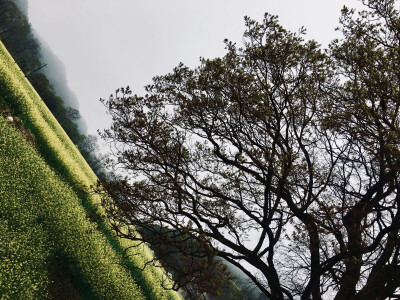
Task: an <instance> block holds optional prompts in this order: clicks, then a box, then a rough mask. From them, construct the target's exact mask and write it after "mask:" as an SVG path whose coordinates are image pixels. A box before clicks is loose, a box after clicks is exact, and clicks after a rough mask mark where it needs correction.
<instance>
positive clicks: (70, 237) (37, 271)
mask: <svg viewBox="0 0 400 300" xmlns="http://www.w3.org/2000/svg"><path fill="white" fill-rule="evenodd" d="M0 91H1V97H2V100H4V101H5V102H6V103H7V105H8V106H9V107H10V108H11V110H12V111H13V113H14V114H15V115H18V116H19V117H20V118H21V119H22V120H23V122H24V124H25V126H26V127H27V128H29V130H30V131H31V132H32V133H33V134H34V136H35V138H36V141H37V145H38V148H39V151H36V150H35V149H34V148H32V147H31V146H30V145H28V143H27V142H26V141H25V140H24V138H23V136H22V135H21V134H20V133H19V132H18V131H17V130H16V129H15V128H14V126H13V125H12V123H11V122H9V121H7V120H5V119H3V118H1V117H0V298H1V299H16V298H17V299H45V298H52V297H53V296H54V290H55V289H56V287H55V286H54V285H55V283H54V282H53V277H54V276H53V275H54V274H52V272H54V268H55V267H54V265H57V264H63V267H62V270H64V272H65V273H68V276H69V278H68V280H64V281H68V282H70V285H71V286H76V288H77V290H78V293H79V294H80V296H82V297H83V298H101V299H144V298H149V299H178V298H179V296H178V295H177V294H176V293H174V292H170V291H164V290H163V289H162V288H161V286H160V280H161V276H163V272H162V270H160V269H155V268H153V269H150V268H147V269H146V270H145V271H143V272H142V271H140V272H139V271H138V270H135V269H134V268H131V270H129V268H126V267H124V266H122V265H125V266H128V267H129V266H138V267H140V266H142V265H143V262H144V260H145V259H148V258H151V257H152V254H151V251H150V250H149V249H148V248H147V247H142V246H141V247H140V248H138V252H137V255H134V256H132V257H131V259H130V260H129V261H126V260H124V261H123V259H122V256H121V253H120V252H119V251H118V249H119V250H121V249H122V250H123V249H126V248H127V247H129V246H132V242H128V241H122V240H120V239H118V238H117V237H115V236H112V233H111V231H110V230H109V226H108V224H107V222H106V220H100V221H99V222H100V225H101V226H99V223H97V224H96V223H95V222H91V221H90V219H89V218H87V214H88V213H87V211H86V210H85V208H84V206H82V203H83V202H86V207H87V208H92V209H93V210H95V211H96V213H97V214H99V215H101V213H102V209H101V207H100V206H99V205H98V204H99V200H98V198H97V197H96V195H86V196H85V199H82V198H80V197H78V194H77V193H76V191H77V189H78V188H79V187H82V186H90V185H92V184H94V183H95V182H96V180H97V178H96V176H95V174H94V173H93V171H92V170H91V169H90V167H89V166H88V165H87V163H86V161H85V160H84V159H83V157H82V156H81V154H80V152H79V150H78V149H77V148H76V147H75V145H74V144H73V143H72V142H71V140H70V139H69V138H68V136H67V135H66V133H65V132H64V130H63V129H62V127H61V126H60V125H59V124H58V122H57V121H56V119H55V118H54V116H53V115H52V114H51V113H50V111H49V110H48V109H47V107H46V105H45V104H44V103H43V101H42V100H41V99H40V97H39V95H38V94H37V93H36V91H35V90H34V89H33V87H32V86H31V85H30V83H29V81H28V80H27V79H26V78H25V77H24V75H23V74H22V72H21V71H20V70H19V68H18V66H17V65H16V63H15V62H14V61H13V59H12V58H11V57H10V55H9V54H8V52H7V50H6V49H5V48H4V46H3V45H2V44H1V43H0ZM50 166H51V167H50Z"/></svg>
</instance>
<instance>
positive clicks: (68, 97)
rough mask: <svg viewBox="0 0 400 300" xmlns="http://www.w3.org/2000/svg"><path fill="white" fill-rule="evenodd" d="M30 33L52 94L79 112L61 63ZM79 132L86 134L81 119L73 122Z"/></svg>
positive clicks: (38, 36)
mask: <svg viewBox="0 0 400 300" xmlns="http://www.w3.org/2000/svg"><path fill="white" fill-rule="evenodd" d="M32 33H33V35H34V36H35V38H36V39H37V40H38V41H39V43H40V50H39V58H40V61H41V62H42V64H47V66H46V67H45V68H43V69H42V73H43V74H45V75H46V77H47V78H48V79H49V81H50V85H51V87H52V89H53V90H54V92H55V93H56V94H57V95H58V96H60V97H61V98H62V99H63V100H64V104H65V106H66V107H67V106H69V107H72V108H75V109H78V110H79V100H78V97H77V96H76V94H75V92H74V91H72V89H71V88H70V87H69V86H68V80H67V74H66V70H65V65H64V64H63V62H62V61H61V60H60V59H59V58H58V57H57V56H56V55H55V54H54V53H53V51H52V50H51V49H50V47H49V46H48V44H47V43H46V41H45V40H44V39H43V38H41V36H40V35H39V34H38V33H37V32H36V31H35V30H34V29H32ZM75 122H76V123H77V125H78V127H79V130H80V131H81V133H83V134H87V123H86V121H85V120H84V119H83V118H79V119H78V120H76V121H75Z"/></svg>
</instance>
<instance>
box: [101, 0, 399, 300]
mask: <svg viewBox="0 0 400 300" xmlns="http://www.w3.org/2000/svg"><path fill="white" fill-rule="evenodd" d="M365 4H366V9H367V10H366V11H364V12H363V13H361V14H360V15H359V17H358V18H356V17H355V16H354V12H353V11H352V10H349V9H347V8H344V9H343V11H342V17H341V20H340V29H341V31H342V33H343V38H342V39H340V40H336V41H334V42H333V43H332V44H331V46H330V48H329V50H327V51H325V52H324V51H321V50H320V48H319V45H318V44H317V43H316V42H314V41H308V42H305V41H304V40H303V39H302V35H303V33H304V30H300V32H299V33H297V34H294V33H291V32H288V31H286V30H284V29H283V28H282V27H281V26H280V25H279V24H278V23H277V18H276V17H273V16H270V15H268V14H266V15H265V18H264V20H263V22H262V23H257V22H255V21H253V20H251V19H249V18H246V19H245V21H246V28H247V29H246V31H245V34H244V45H243V47H241V48H238V47H237V46H236V45H235V44H233V43H231V42H228V41H226V49H227V54H226V55H225V56H224V57H223V58H217V59H213V60H207V59H202V60H201V65H200V66H199V67H198V68H196V69H190V68H188V67H185V66H184V65H182V64H181V65H179V66H178V67H177V68H175V69H174V70H173V72H172V73H171V74H168V75H165V76H158V77H155V78H154V82H153V84H151V85H149V86H148V87H147V93H148V94H147V95H145V96H144V97H140V96H137V95H133V94H132V92H131V90H130V89H129V88H126V89H124V88H122V89H118V90H117V91H116V93H115V95H114V96H111V97H110V99H109V100H108V101H104V104H105V106H106V108H107V111H108V113H109V114H110V115H111V116H112V118H113V124H112V126H111V128H110V129H109V130H106V131H105V132H104V134H103V138H104V139H105V140H107V141H108V142H109V143H110V145H111V146H112V155H114V157H115V158H116V160H115V164H116V166H117V167H120V168H122V169H123V170H124V172H125V173H124V174H125V175H127V178H125V179H123V180H116V181H113V182H110V183H109V184H108V185H106V190H107V192H108V193H109V194H111V195H112V197H113V200H112V201H110V200H109V198H107V197H104V199H103V204H104V205H105V207H106V209H107V212H108V215H109V217H110V220H111V221H112V222H113V224H114V228H115V230H116V231H117V233H118V234H119V235H121V236H123V237H126V238H130V239H134V240H139V241H144V242H148V243H150V244H151V245H152V247H154V248H158V249H161V250H162V249H165V248H166V247H170V248H169V249H172V250H176V251H179V253H181V254H182V255H184V256H185V257H186V256H187V257H194V258H197V259H198V260H202V261H204V262H206V261H207V259H208V258H209V257H214V256H220V257H223V258H224V259H226V260H227V261H229V262H230V263H232V264H234V265H235V266H237V267H239V268H240V269H241V270H242V271H243V272H245V273H246V274H247V275H248V276H249V278H251V279H252V280H253V281H254V282H255V284H256V285H257V286H258V287H259V288H260V289H261V290H262V291H263V292H264V293H265V295H267V296H268V297H269V298H270V299H310V298H311V299H321V298H323V297H325V298H329V299H333V298H335V299H367V298H368V299H385V298H386V297H390V296H392V295H394V293H395V291H396V289H397V288H398V287H399V285H400V266H399V251H400V239H399V229H400V212H399V209H398V208H399V201H400V194H399V190H400V184H399V179H400V178H399V174H400V126H399V108H400V90H399V87H400V71H399V70H400V69H399V66H400V18H399V13H398V11H397V10H395V4H396V2H395V1H391V0H385V1H374V0H370V1H365ZM126 224H130V225H134V226H136V227H137V228H139V229H141V230H142V231H143V230H145V231H146V232H147V233H151V234H142V235H141V236H139V235H137V234H136V233H134V232H125V231H123V230H121V229H120V228H121V226H124V225H126ZM193 241H195V246H193V245H192V246H191V247H188V242H191V243H193ZM161 250H160V251H159V252H160V253H162V251H161ZM172 250H171V251H172ZM200 265H201V264H200ZM203 266H204V270H206V267H207V264H206V263H204V264H203ZM170 267H171V268H172V267H173V266H171V265H169V266H166V268H167V270H168V268H170ZM199 269H201V267H200V268H199ZM255 270H256V271H257V272H255ZM178 285H179V282H178Z"/></svg>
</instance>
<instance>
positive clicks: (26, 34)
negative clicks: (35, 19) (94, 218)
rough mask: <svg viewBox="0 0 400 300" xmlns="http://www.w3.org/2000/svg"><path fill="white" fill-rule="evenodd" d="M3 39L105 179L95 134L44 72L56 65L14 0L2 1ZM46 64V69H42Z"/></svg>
mask: <svg viewBox="0 0 400 300" xmlns="http://www.w3.org/2000/svg"><path fill="white" fill-rule="evenodd" d="M0 39H1V40H2V42H3V44H4V45H5V47H6V48H7V50H8V51H9V53H10V54H11V56H12V57H13V58H14V60H15V61H16V62H17V63H18V65H19V67H20V68H21V70H22V72H23V73H24V75H25V76H26V77H27V78H28V79H29V81H30V82H31V84H32V85H33V87H34V88H35V90H36V91H37V93H38V94H39V95H40V97H41V99H42V100H43V102H44V103H45V104H46V106H47V107H48V108H49V110H50V111H51V112H52V114H53V115H54V116H55V118H56V119H57V121H58V122H59V123H60V124H61V126H62V127H63V129H64V130H65V132H66V133H67V134H68V136H69V138H70V139H71V140H72V141H73V142H74V144H75V145H77V146H78V148H79V149H80V151H81V153H82V155H83V156H84V158H85V160H86V161H87V162H88V163H89V165H90V166H91V168H92V169H93V170H94V172H95V173H96V175H97V176H98V177H99V178H100V179H104V178H105V177H106V176H107V175H106V172H105V170H104V168H103V167H102V164H101V163H99V162H100V161H101V159H100V157H99V154H97V149H96V147H97V145H96V143H95V141H94V140H93V136H90V135H88V136H86V135H84V134H82V133H81V132H80V130H79V128H78V126H77V124H76V121H77V120H78V119H79V117H80V115H79V112H78V110H76V109H74V108H71V107H68V106H67V105H66V102H68V101H69V100H71V99H63V98H62V97H60V95H58V94H57V93H56V92H55V87H56V86H57V84H56V83H55V82H54V81H55V79H54V78H48V77H46V75H45V74H44V73H42V71H45V70H46V68H49V67H50V68H51V69H54V68H53V67H55V66H52V65H50V63H49V62H48V60H49V59H48V58H47V57H41V48H42V46H41V44H40V43H39V41H38V40H37V39H36V37H35V36H34V34H33V33H32V30H31V26H30V24H29V22H28V20H27V17H26V16H25V15H24V14H23V13H22V12H21V11H20V9H19V8H18V6H17V5H16V3H15V1H14V0H2V1H0ZM47 63H49V65H48V66H47ZM44 66H46V68H42V67H44Z"/></svg>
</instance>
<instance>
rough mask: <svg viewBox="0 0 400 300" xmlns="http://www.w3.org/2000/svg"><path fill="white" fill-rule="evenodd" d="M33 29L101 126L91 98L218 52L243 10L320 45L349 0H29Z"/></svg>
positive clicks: (237, 30)
mask: <svg viewBox="0 0 400 300" xmlns="http://www.w3.org/2000/svg"><path fill="white" fill-rule="evenodd" d="M28 2H29V19H30V22H31V24H32V26H33V28H34V29H35V30H36V32H37V33H38V34H39V35H40V36H41V37H42V38H43V39H44V40H45V41H46V42H47V44H48V45H49V47H50V48H51V49H52V51H53V52H54V53H55V55H56V56H58V57H59V58H60V60H61V61H62V62H63V63H64V64H65V69H66V75H67V79H68V85H69V86H70V88H71V89H72V90H73V91H74V92H75V93H76V95H77V97H78V99H79V103H80V104H79V110H80V111H81V114H82V116H83V118H84V119H85V120H86V122H87V125H88V132H89V133H92V134H93V133H95V132H96V130H97V129H99V128H100V129H101V128H104V127H105V126H108V124H109V121H108V118H107V116H106V114H105V109H104V107H103V106H102V105H101V104H100V102H99V98H108V96H109V95H110V94H111V93H113V92H114V91H115V89H117V88H118V87H121V86H126V85H129V86H131V88H132V89H133V91H134V92H135V93H138V94H141V93H142V92H143V86H144V85H146V84H148V83H151V78H152V77H153V76H155V75H162V74H165V73H168V72H170V71H171V70H172V68H173V67H175V66H176V65H177V64H178V63H179V62H183V63H185V64H186V65H189V66H191V67H195V66H196V65H197V64H198V59H199V57H200V56H203V57H206V58H213V57H217V56H222V55H224V53H225V50H224V44H223V40H224V38H228V39H230V40H232V41H234V42H237V43H238V44H240V43H241V40H242V34H243V31H244V22H243V17H244V16H245V15H248V16H250V17H251V18H253V19H256V20H259V21H261V20H262V17H263V15H264V13H265V12H269V13H271V14H275V15H278V16H279V20H280V23H281V24H282V25H283V26H284V27H285V28H287V29H289V30H292V31H296V30H297V29H298V28H299V27H300V26H304V27H305V28H306V29H307V32H308V33H307V38H310V39H311V38H312V39H315V40H317V41H318V42H320V43H322V44H323V45H324V46H326V45H327V44H328V43H329V41H330V40H331V39H332V38H333V37H334V36H337V33H335V31H334V28H335V27H336V26H337V24H338V18H339V14H340V9H341V8H342V6H343V5H344V4H345V5H347V6H349V7H360V4H359V2H358V1H356V0H347V1H344V0H302V1H300V0H263V1H261V0H241V1H239V0H157V1H156V0H29V1H28Z"/></svg>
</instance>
